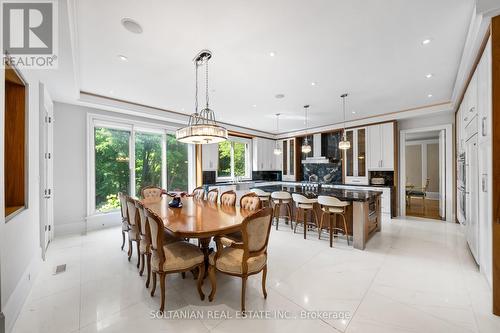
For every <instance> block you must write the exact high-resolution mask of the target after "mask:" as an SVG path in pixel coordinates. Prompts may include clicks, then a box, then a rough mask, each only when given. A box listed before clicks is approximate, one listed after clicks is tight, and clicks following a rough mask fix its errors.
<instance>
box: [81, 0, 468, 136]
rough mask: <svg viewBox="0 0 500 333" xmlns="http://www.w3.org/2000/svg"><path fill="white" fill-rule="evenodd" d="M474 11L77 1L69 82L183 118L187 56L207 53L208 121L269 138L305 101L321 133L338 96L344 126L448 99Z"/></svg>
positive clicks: (238, 1)
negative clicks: (127, 24) (212, 115)
mask: <svg viewBox="0 0 500 333" xmlns="http://www.w3.org/2000/svg"><path fill="white" fill-rule="evenodd" d="M472 12H473V1H472V0H440V1H435V0H420V1H395V0H371V1H366V0H350V1H340V0H308V1H306V0H303V1H298V0H296V1H290V0H273V1H270V0H266V1H264V0H254V1H247V0H245V1H243V0H226V1H223V0H221V1H196V0H193V1H166V0H147V1H141V2H140V3H139V1H137V0H107V1H102V0H85V1H78V2H77V4H76V26H77V29H76V31H77V40H78V43H77V46H76V59H78V61H77V66H78V72H79V75H78V82H77V84H78V85H79V87H78V88H79V90H81V91H84V92H89V93H93V94H97V95H102V96H108V97H112V98H116V99H120V100H125V101H130V102H134V103H140V104H144V105H148V106H152V107H158V108H163V109H167V110H172V111H176V112H181V113H186V114H189V113H191V112H193V111H194V110H193V109H194V87H195V84H194V82H195V81H194V65H193V63H192V59H193V57H194V56H195V54H196V53H197V52H198V51H200V50H201V49H205V48H207V49H210V50H211V51H212V52H213V58H212V60H211V61H210V89H211V91H210V106H211V108H212V109H214V110H215V111H216V116H217V119H218V120H221V121H223V122H225V123H230V124H234V125H240V126H245V127H250V128H255V129H259V130H262V131H267V132H275V131H276V123H275V120H274V119H275V116H274V114H276V113H278V112H279V113H282V116H281V118H282V120H281V121H280V132H285V131H292V130H297V129H301V128H302V127H303V126H304V112H303V109H302V106H303V105H304V104H310V105H311V107H310V109H309V118H310V119H309V124H310V126H312V127H313V126H322V125H327V124H330V123H336V122H339V121H342V119H343V114H342V109H341V99H340V95H341V94H342V93H344V92H348V93H349V97H348V99H347V118H348V119H358V118H364V117H368V116H374V115H379V114H384V113H389V112H395V111H399V110H405V109H410V108H418V107H423V106H427V105H432V104H437V103H443V102H448V101H450V99H451V94H452V90H453V85H454V82H455V78H456V74H457V70H458V66H459V63H460V59H461V54H462V50H463V46H464V43H465V40H466V35H467V30H468V26H469V22H470V18H471V15H472ZM125 17H129V18H133V19H134V20H136V21H137V22H139V23H140V24H141V26H142V28H143V33H142V34H134V33H131V32H129V31H127V30H125V29H124V27H123V26H122V25H121V23H120V22H121V20H122V19H123V18H125ZM425 39H430V40H431V43H429V44H428V45H422V41H423V40H425ZM271 52H274V53H275V56H270V53H271ZM118 55H125V56H126V57H127V58H128V60H127V61H123V60H120V59H119V57H118ZM428 73H432V74H433V77H432V78H426V74H428ZM202 74H203V72H201V73H200V79H201V80H200V81H201V82H204V81H203V79H204V78H203V75H202ZM312 82H315V83H316V84H315V85H312V84H311V83H312ZM200 89H202V90H203V84H202V85H201V86H200ZM276 94H284V95H285V97H284V98H283V99H276V98H275V95H276ZM429 95H432V97H429ZM203 96H204V93H202V94H201V95H200V97H201V98H200V103H203V102H204V97H203ZM353 111H354V112H355V113H352V112H353Z"/></svg>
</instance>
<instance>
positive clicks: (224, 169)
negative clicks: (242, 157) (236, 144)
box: [217, 141, 231, 177]
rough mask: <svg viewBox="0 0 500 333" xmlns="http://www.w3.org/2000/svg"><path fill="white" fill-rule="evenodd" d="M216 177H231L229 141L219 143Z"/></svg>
mask: <svg viewBox="0 0 500 333" xmlns="http://www.w3.org/2000/svg"><path fill="white" fill-rule="evenodd" d="M217 175H218V176H219V177H230V176H231V141H223V142H221V143H219V169H218V170H217Z"/></svg>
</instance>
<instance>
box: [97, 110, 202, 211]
mask: <svg viewBox="0 0 500 333" xmlns="http://www.w3.org/2000/svg"><path fill="white" fill-rule="evenodd" d="M95 117H97V115H96V116H95ZM110 118H111V117H110ZM113 119H114V117H113ZM122 121H123V120H122ZM90 124H91V125H92V127H91V131H89V136H90V135H91V136H90V140H91V141H90V142H91V145H90V149H91V150H90V152H91V158H90V161H89V163H90V168H89V170H91V171H90V173H89V179H90V183H89V185H90V186H89V209H88V211H89V214H90V215H91V214H94V213H105V212H109V211H113V210H117V209H118V208H119V207H120V202H119V200H118V192H123V193H127V194H129V195H132V196H136V197H140V195H141V189H142V188H143V187H145V186H150V185H153V186H159V187H161V188H164V189H167V190H168V191H188V190H189V189H191V188H192V187H193V185H194V163H192V162H191V163H190V162H189V161H193V160H194V149H193V147H191V146H190V145H187V144H184V143H180V142H178V141H177V140H176V139H175V135H172V134H171V132H170V133H168V132H169V131H171V130H167V129H162V128H158V127H156V128H155V127H153V126H151V127H147V126H146V125H147V124H143V123H141V124H140V125H136V124H134V123H122V122H120V121H119V120H118V119H117V121H116V123H114V122H112V121H108V120H107V119H106V120H101V119H91V122H90ZM190 184H191V185H190Z"/></svg>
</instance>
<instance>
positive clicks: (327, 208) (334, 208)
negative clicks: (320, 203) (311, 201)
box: [321, 207, 344, 213]
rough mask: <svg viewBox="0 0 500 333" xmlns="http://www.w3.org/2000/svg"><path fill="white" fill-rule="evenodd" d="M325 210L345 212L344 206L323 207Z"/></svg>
mask: <svg viewBox="0 0 500 333" xmlns="http://www.w3.org/2000/svg"><path fill="white" fill-rule="evenodd" d="M321 209H322V210H323V211H324V212H329V213H343V212H344V208H338V207H323V208H321Z"/></svg>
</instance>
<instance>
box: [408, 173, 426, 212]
mask: <svg viewBox="0 0 500 333" xmlns="http://www.w3.org/2000/svg"><path fill="white" fill-rule="evenodd" d="M429 182H430V179H429V178H427V180H426V181H425V185H424V186H422V187H413V188H411V189H407V190H406V202H407V204H408V206H409V207H411V198H412V197H415V198H422V209H423V213H425V208H426V207H425V199H426V197H427V189H428V188H429Z"/></svg>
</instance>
